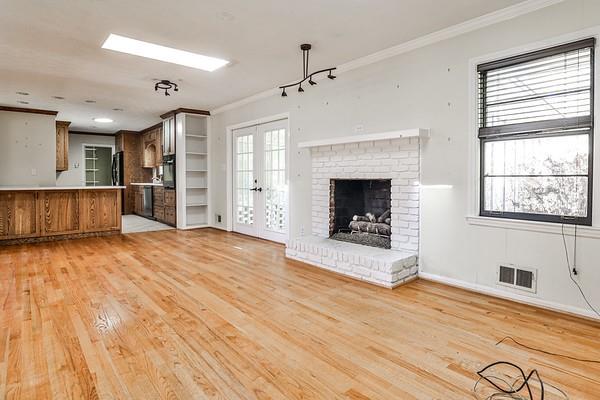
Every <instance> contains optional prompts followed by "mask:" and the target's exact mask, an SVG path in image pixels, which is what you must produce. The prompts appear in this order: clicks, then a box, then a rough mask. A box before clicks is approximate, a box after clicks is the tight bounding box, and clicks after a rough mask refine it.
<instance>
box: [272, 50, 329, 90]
mask: <svg viewBox="0 0 600 400" xmlns="http://www.w3.org/2000/svg"><path fill="white" fill-rule="evenodd" d="M311 48H312V46H311V45H310V44H308V43H305V44H302V45H300V50H302V73H303V78H302V79H301V80H299V81H298V82H295V83H290V84H289V85H282V86H279V89H281V90H282V92H281V97H287V93H286V92H285V89H286V88H289V87H294V86H298V92H300V93H302V92H304V88H302V83H303V82H305V81H308V83H309V84H310V85H311V86H314V85H316V84H317V82H315V81H314V80H313V79H312V78H313V76H315V75H318V74H321V73H324V72H328V73H329V74H328V75H327V77H328V78H329V79H335V78H336V76H335V75H333V74H332V72H333V71H334V70H335V69H336V67H332V68H325V69H322V70H319V71H315V72H313V73H311V74H309V73H308V55H309V52H310V49H311Z"/></svg>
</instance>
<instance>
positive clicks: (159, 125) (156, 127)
mask: <svg viewBox="0 0 600 400" xmlns="http://www.w3.org/2000/svg"><path fill="white" fill-rule="evenodd" d="M158 128H162V122H158V123H156V124H154V125H152V126H149V127H148V128H146V129H142V130H141V131H140V134H144V133H146V132H150V131H153V130H155V129H158Z"/></svg>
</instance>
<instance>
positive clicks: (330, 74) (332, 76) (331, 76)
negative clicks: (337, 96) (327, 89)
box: [327, 71, 337, 80]
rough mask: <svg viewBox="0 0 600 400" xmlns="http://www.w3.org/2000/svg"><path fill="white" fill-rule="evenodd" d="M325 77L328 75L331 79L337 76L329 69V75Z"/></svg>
mask: <svg viewBox="0 0 600 400" xmlns="http://www.w3.org/2000/svg"><path fill="white" fill-rule="evenodd" d="M327 77H328V78H329V79H332V80H333V79H335V78H337V77H336V76H335V75H333V74H332V73H331V71H329V75H327Z"/></svg>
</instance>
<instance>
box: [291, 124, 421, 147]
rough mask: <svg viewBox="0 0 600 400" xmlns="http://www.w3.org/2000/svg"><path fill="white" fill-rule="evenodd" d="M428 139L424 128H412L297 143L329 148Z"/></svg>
mask: <svg viewBox="0 0 600 400" xmlns="http://www.w3.org/2000/svg"><path fill="white" fill-rule="evenodd" d="M411 137H418V138H428V137H429V129H425V128H412V129H403V130H399V131H389V132H380V133H367V134H363V135H352V136H343V137H338V138H330V139H320V140H310V141H308V142H300V143H298V147H302V148H308V147H319V146H331V145H335V144H346V143H360V142H374V141H377V140H390V139H401V138H411Z"/></svg>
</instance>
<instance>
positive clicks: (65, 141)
mask: <svg viewBox="0 0 600 400" xmlns="http://www.w3.org/2000/svg"><path fill="white" fill-rule="evenodd" d="M70 124H71V123H70V122H69V121H56V170H57V171H66V170H68V169H69V125H70Z"/></svg>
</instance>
